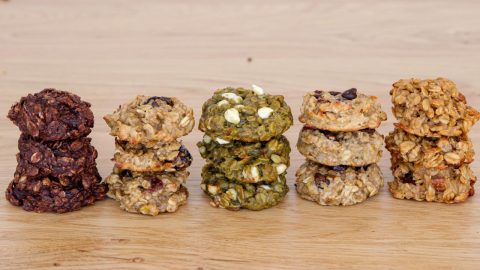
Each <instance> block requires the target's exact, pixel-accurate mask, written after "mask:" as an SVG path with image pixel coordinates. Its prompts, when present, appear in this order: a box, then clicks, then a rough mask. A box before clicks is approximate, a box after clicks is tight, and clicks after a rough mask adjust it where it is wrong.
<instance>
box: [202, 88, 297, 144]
mask: <svg viewBox="0 0 480 270" xmlns="http://www.w3.org/2000/svg"><path fill="white" fill-rule="evenodd" d="M292 124H293V117H292V112H291V110H290V107H289V106H288V105H287V104H286V103H285V101H284V97H283V96H278V95H269V94H265V93H263V92H262V93H259V92H255V91H253V90H248V89H244V88H225V89H220V90H217V91H215V93H214V95H213V97H212V98H210V99H209V100H207V101H206V102H205V103H204V104H203V108H202V117H201V119H200V124H199V129H200V130H201V131H203V132H205V133H207V134H208V135H209V136H211V137H212V138H213V139H214V140H217V141H219V142H220V143H229V142H230V141H233V140H238V141H244V142H256V141H268V140H270V139H271V138H273V137H277V136H279V135H281V134H282V133H284V132H285V131H286V130H288V129H289V128H290V126H291V125H292Z"/></svg>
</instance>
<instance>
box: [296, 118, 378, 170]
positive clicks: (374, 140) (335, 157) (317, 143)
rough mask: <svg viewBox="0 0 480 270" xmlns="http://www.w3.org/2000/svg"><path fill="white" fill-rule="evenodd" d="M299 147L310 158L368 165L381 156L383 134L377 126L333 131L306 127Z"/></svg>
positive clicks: (328, 163)
mask: <svg viewBox="0 0 480 270" xmlns="http://www.w3.org/2000/svg"><path fill="white" fill-rule="evenodd" d="M297 148H298V151H299V152H300V153H301V154H302V155H304V156H305V157H306V158H307V159H309V160H311V161H315V162H318V163H321V164H324V165H327V166H336V165H347V166H365V165H368V164H373V163H377V162H378V161H379V160H380V158H381V156H382V149H383V136H382V135H381V134H379V133H378V132H376V131H375V130H374V129H362V130H360V131H352V132H331V131H324V130H319V129H312V128H308V127H304V128H303V129H302V131H301V132H300V136H299V138H298V142H297Z"/></svg>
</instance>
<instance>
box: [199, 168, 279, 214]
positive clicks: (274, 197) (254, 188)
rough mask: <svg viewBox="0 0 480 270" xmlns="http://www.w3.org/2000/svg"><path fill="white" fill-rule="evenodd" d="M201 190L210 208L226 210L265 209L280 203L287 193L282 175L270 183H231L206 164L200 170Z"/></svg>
mask: <svg viewBox="0 0 480 270" xmlns="http://www.w3.org/2000/svg"><path fill="white" fill-rule="evenodd" d="M202 179H203V180H202V184H201V188H202V190H203V191H204V192H205V193H206V194H207V195H208V196H210V197H211V198H212V202H211V204H212V206H214V207H221V208H225V209H228V210H240V209H241V208H246V209H249V210H262V209H267V208H270V207H272V206H275V205H277V204H278V203H280V202H281V201H282V200H283V198H285V195H286V194H287V193H288V186H287V184H286V178H285V175H284V174H281V175H279V177H278V180H277V181H275V182H271V183H241V182H238V181H232V180H229V179H227V178H226V177H225V174H223V173H222V172H220V171H218V170H217V169H216V168H215V166H214V165H212V164H207V165H205V166H204V167H203V170H202Z"/></svg>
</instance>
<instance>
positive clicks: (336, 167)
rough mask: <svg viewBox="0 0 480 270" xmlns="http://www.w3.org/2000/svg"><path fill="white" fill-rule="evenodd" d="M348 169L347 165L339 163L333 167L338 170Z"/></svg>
mask: <svg viewBox="0 0 480 270" xmlns="http://www.w3.org/2000/svg"><path fill="white" fill-rule="evenodd" d="M346 169H347V166H345V165H337V166H333V167H332V170H334V171H337V172H343V171H345V170H346Z"/></svg>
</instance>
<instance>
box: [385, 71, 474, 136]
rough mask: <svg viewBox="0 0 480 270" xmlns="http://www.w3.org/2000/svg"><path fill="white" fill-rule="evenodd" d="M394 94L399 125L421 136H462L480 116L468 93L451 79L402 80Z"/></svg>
mask: <svg viewBox="0 0 480 270" xmlns="http://www.w3.org/2000/svg"><path fill="white" fill-rule="evenodd" d="M390 95H391V96H392V102H393V114H394V115H395V117H396V118H397V119H398V120H399V124H398V125H397V126H398V127H399V128H401V129H403V130H405V131H407V132H408V133H412V134H415V135H418V136H427V137H440V136H460V135H462V134H466V133H467V132H468V131H469V130H470V128H471V127H472V126H473V125H474V124H475V123H476V122H477V121H478V120H479V119H480V113H479V112H478V111H476V110H475V109H474V108H472V107H470V106H467V102H466V100H465V96H463V95H462V94H461V93H460V92H459V91H458V89H457V86H456V85H455V83H454V82H452V81H450V80H448V79H444V78H438V79H435V80H419V79H409V80H400V81H398V82H396V83H394V84H393V88H392V90H391V91H390Z"/></svg>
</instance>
